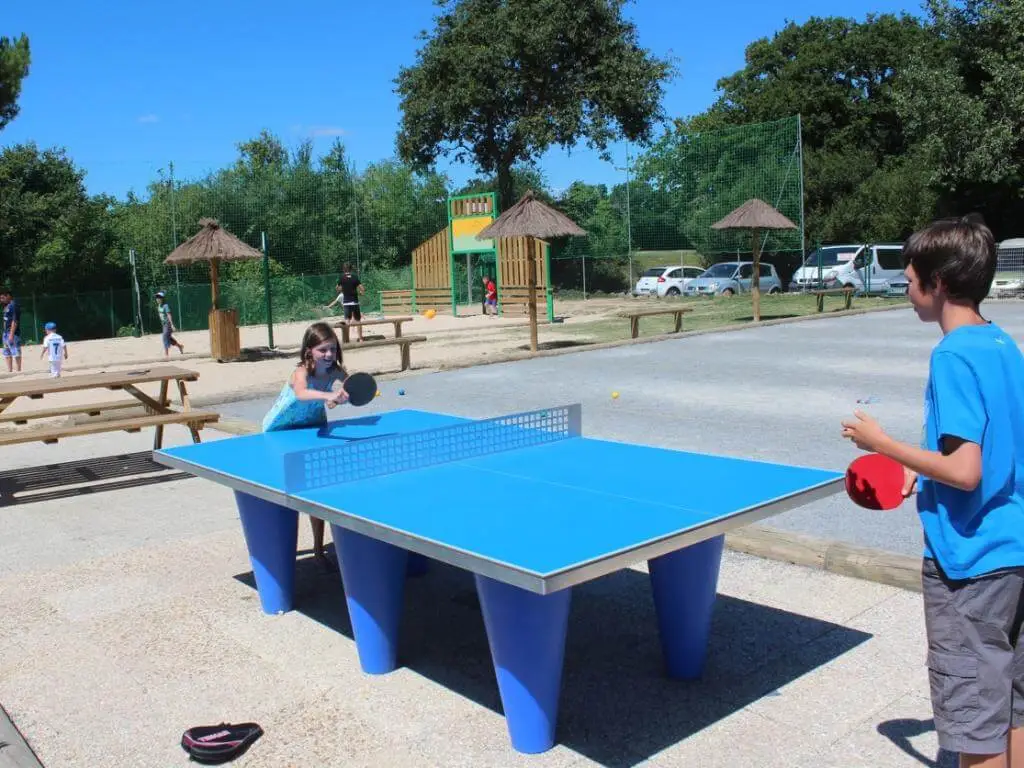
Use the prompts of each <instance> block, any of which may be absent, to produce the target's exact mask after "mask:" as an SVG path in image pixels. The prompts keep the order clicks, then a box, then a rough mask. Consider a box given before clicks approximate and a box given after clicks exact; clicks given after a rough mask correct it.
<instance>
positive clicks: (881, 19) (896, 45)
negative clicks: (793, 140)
mask: <svg viewBox="0 0 1024 768" xmlns="http://www.w3.org/2000/svg"><path fill="white" fill-rule="evenodd" d="M935 42H936V41H935V37H934V35H933V32H932V31H931V30H930V29H929V28H928V27H927V26H926V25H925V24H924V23H923V22H922V21H921V20H919V19H916V18H914V17H911V16H908V15H901V16H895V15H891V14H883V15H877V16H876V15H869V16H868V17H867V18H866V19H865V20H864V21H862V22H861V21H856V20H854V19H849V18H812V19H810V20H808V21H807V22H805V23H804V24H800V25H798V24H795V23H792V22H791V23H789V24H787V25H786V26H785V27H784V28H783V29H782V30H780V31H779V32H778V33H776V34H775V35H774V36H772V37H771V38H770V39H769V38H762V39H760V40H756V41H754V42H753V43H751V44H750V45H749V46H747V51H746V65H745V66H744V68H743V69H742V70H740V71H738V72H736V73H734V74H732V75H730V76H728V77H725V78H722V79H721V80H720V81H719V82H718V88H719V90H720V92H721V95H720V97H719V98H718V100H717V101H716V102H715V104H714V105H712V107H711V108H710V109H709V110H707V111H706V112H705V113H703V114H701V115H698V116H697V117H695V118H694V119H692V120H689V121H679V122H678V124H677V131H679V132H680V133H683V134H686V135H690V134H698V133H700V132H702V131H707V130H709V129H711V130H714V129H720V128H723V127H725V126H731V125H741V124H745V123H753V122H766V121H774V120H781V119H783V118H787V117H789V116H792V115H795V114H797V113H799V114H800V116H801V122H802V139H803V151H804V191H805V217H806V229H807V240H808V241H809V242H813V241H814V240H816V239H823V240H826V241H828V240H847V239H855V240H856V239H862V238H864V236H865V234H864V231H863V230H862V229H860V227H861V222H863V221H864V220H865V219H868V218H870V217H872V216H874V215H879V216H883V217H884V218H885V220H886V221H887V222H889V223H888V224H887V226H886V230H885V231H886V232H887V235H886V236H887V237H903V236H906V235H907V234H909V232H910V231H911V230H912V229H913V228H914V227H916V226H918V225H920V224H922V223H924V221H926V220H927V218H928V216H929V215H930V214H929V213H927V212H924V211H922V209H921V207H920V206H919V205H918V202H919V201H918V200H915V199H897V200H892V199H890V200H888V201H887V202H886V203H885V204H883V203H882V202H881V201H873V200H872V198H871V197H870V195H869V194H868V191H869V189H872V188H877V187H878V185H879V184H881V183H882V182H881V181H880V178H876V173H877V172H878V171H879V169H883V168H884V169H885V170H883V175H884V174H887V173H889V172H893V169H894V168H896V166H897V165H899V163H896V164H893V163H891V162H890V160H891V159H896V158H899V157H901V156H903V155H905V154H907V153H910V152H911V149H912V147H913V145H914V143H915V142H914V140H913V139H912V138H910V137H908V136H907V134H906V133H905V131H904V128H903V119H902V117H901V114H900V107H899V98H900V97H899V95H898V94H899V89H900V81H901V78H903V77H905V76H906V75H907V73H908V71H909V70H910V69H911V67H912V65H913V63H914V62H915V61H916V60H918V58H919V57H921V56H922V55H926V52H927V51H929V50H930V49H931V48H932V47H934V45H935ZM923 161H924V159H923V158H922V156H920V155H915V162H918V163H919V162H923ZM919 170H920V169H919V168H917V167H915V168H914V169H913V170H912V171H911V172H910V173H911V176H912V178H913V179H916V180H920V179H921V178H922V176H921V173H920V172H919ZM883 186H885V184H883ZM929 199H934V196H932V195H929ZM851 200H858V201H859V204H860V205H862V206H867V207H866V208H865V209H864V210H863V212H862V213H858V214H857V215H851V214H850V210H851V209H850V204H851V203H850V201H851ZM741 202H742V201H741ZM769 202H771V201H769ZM892 204H895V206H896V207H895V208H892V207H889V206H891V205H892ZM843 211H845V213H843ZM922 216H923V217H924V220H922Z"/></svg>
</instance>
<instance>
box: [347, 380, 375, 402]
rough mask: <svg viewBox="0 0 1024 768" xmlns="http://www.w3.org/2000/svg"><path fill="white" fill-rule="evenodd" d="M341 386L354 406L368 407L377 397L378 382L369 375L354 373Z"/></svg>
mask: <svg viewBox="0 0 1024 768" xmlns="http://www.w3.org/2000/svg"><path fill="white" fill-rule="evenodd" d="M341 386H342V387H343V388H344V390H345V392H346V393H347V394H348V401H349V403H351V404H352V405H356V406H359V405H366V404H367V403H369V402H370V401H372V400H373V398H375V397H376V396H377V381H376V380H375V379H374V378H373V376H371V375H370V374H368V373H353V374H352V375H351V376H349V377H348V378H347V379H345V381H344V382H342V385H341Z"/></svg>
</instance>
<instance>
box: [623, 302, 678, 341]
mask: <svg viewBox="0 0 1024 768" xmlns="http://www.w3.org/2000/svg"><path fill="white" fill-rule="evenodd" d="M687 312H693V309H691V308H690V307H664V308H662V309H626V310H623V311H621V312H619V317H625V318H627V319H628V320H629V333H630V337H631V338H634V339H635V338H637V337H638V336H639V335H640V318H641V317H651V316H653V315H675V321H676V323H675V330H674V331H673V332H674V333H679V332H680V331H681V330H683V315H684V314H686V313H687Z"/></svg>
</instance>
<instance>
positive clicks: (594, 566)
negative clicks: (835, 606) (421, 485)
mask: <svg viewBox="0 0 1024 768" xmlns="http://www.w3.org/2000/svg"><path fill="white" fill-rule="evenodd" d="M843 483H844V478H843V477H842V476H840V477H836V478H833V479H831V480H825V481H823V482H821V483H818V484H816V485H813V486H809V487H807V488H803V489H801V490H799V491H794V492H793V493H790V494H786V495H785V496H779V497H776V498H774V499H769V500H767V501H763V502H759V503H757V504H754V505H752V506H749V507H746V508H744V509H741V510H739V511H737V512H730V513H728V514H725V515H722V516H720V517H718V518H715V519H714V520H709V521H708V522H707V523H705V524H703V525H699V526H695V527H692V528H688V529H687V530H686V531H683V532H682V533H670V534H667V535H665V536H660V537H658V538H656V539H649V540H648V541H644V542H640V543H638V544H634V545H632V546H629V547H625V548H623V549H621V550H617V551H615V552H610V553H608V554H605V555H601V556H600V557H595V558H593V559H591V560H588V561H585V562H582V563H574V564H573V565H571V566H569V567H567V568H563V569H561V570H558V571H551V572H549V573H545V574H542V578H543V579H544V582H545V587H546V589H545V590H544V592H542V593H541V594H548V593H549V592H557V591H559V590H561V589H566V588H567V587H573V586H576V585H578V584H582V583H584V582H587V581H592V580H593V579H597V578H600V577H601V576H606V575H608V574H610V573H615V572H616V571H620V570H622V569H623V568H627V567H629V566H631V565H634V564H635V563H637V562H640V561H642V560H643V561H647V560H653V559H654V558H656V557H661V556H662V555H667V554H669V553H670V552H677V551H679V550H680V549H684V548H685V547H689V546H692V545H693V544H698V543H700V542H702V541H707V540H708V539H713V538H715V537H716V536H720V535H723V534H725V533H728V532H729V531H732V530H735V529H736V528H742V527H743V526H745V525H750V524H751V523H756V522H758V521H760V520H764V519H766V518H769V517H772V516H774V515H779V514H782V513H783V512H788V511H790V510H792V509H796V508H797V507H802V506H803V505H805V504H810V503H812V502H815V501H821V500H822V499H827V498H828V497H829V496H834V495H835V494H836V493H838V492H839V491H840V490H841V487H842V485H843Z"/></svg>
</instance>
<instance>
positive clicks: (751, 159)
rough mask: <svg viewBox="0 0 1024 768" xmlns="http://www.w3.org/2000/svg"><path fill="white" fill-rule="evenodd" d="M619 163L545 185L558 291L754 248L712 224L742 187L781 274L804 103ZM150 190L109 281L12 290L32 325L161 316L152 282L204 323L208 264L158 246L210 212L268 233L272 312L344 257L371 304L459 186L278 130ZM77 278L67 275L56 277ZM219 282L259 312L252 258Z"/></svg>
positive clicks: (245, 233)
mask: <svg viewBox="0 0 1024 768" xmlns="http://www.w3.org/2000/svg"><path fill="white" fill-rule="evenodd" d="M617 170H618V172H619V173H621V177H622V183H619V184H614V185H612V186H611V187H609V186H608V185H605V184H588V183H585V182H576V183H574V184H572V185H570V186H569V187H568V188H567V189H565V190H563V191H561V192H560V193H558V194H556V195H547V196H546V197H547V199H548V200H549V202H551V203H553V204H554V205H555V206H556V207H557V208H559V209H560V210H562V211H563V212H565V213H566V214H567V215H568V216H570V217H571V218H572V219H573V220H575V221H576V222H578V223H579V224H580V225H581V226H582V227H583V228H584V229H586V230H587V231H588V233H589V234H588V236H587V237H581V238H569V239H567V240H566V241H564V242H555V243H553V244H552V251H551V253H552V264H551V277H552V286H553V288H554V291H555V295H556V300H557V297H563V298H566V297H577V296H584V297H585V296H588V295H592V294H594V293H622V292H625V291H627V290H629V288H630V287H631V282H632V281H635V280H636V279H637V277H638V276H639V275H640V274H642V272H643V270H644V269H645V268H646V267H650V266H657V265H667V264H677V263H678V264H697V265H707V264H709V263H711V262H714V261H719V260H722V259H724V258H741V259H749V258H750V246H751V244H750V239H749V235H747V234H745V233H731V232H724V233H720V232H716V231H714V230H712V229H711V224H713V223H714V222H715V221H717V220H718V219H720V218H721V217H723V216H725V215H726V214H728V213H729V212H730V211H731V210H733V209H734V208H736V207H737V206H739V205H741V204H742V203H743V202H745V201H746V200H748V199H750V198H752V197H758V198H760V199H762V200H764V201H765V202H768V203H770V204H771V205H773V206H775V207H776V208H778V209H779V210H780V211H781V212H782V213H783V214H785V215H786V216H787V217H789V218H790V219H791V220H792V221H793V222H794V224H795V225H796V229H794V230H791V231H784V232H780V233H771V234H768V235H766V237H765V242H764V243H763V248H762V250H763V253H764V258H765V260H766V261H771V262H773V263H775V264H776V267H777V269H778V271H779V272H780V277H782V279H783V281H784V282H787V281H788V275H789V274H790V273H791V272H792V269H794V268H795V267H796V266H797V265H798V264H799V263H800V261H801V258H802V255H803V239H804V231H803V209H802V202H801V199H802V184H801V174H802V161H801V144H800V124H799V118H798V117H793V118H790V119H787V120H780V121H777V122H773V123H763V124H757V125H748V126H740V127H735V128H729V129H726V130H721V131H715V132H704V133H694V132H687V131H686V130H685V129H676V130H673V131H670V132H668V133H667V134H666V135H665V136H664V137H663V138H662V139H661V140H659V141H658V142H657V143H656V144H655V145H654V146H652V147H651V148H650V149H648V150H647V151H646V152H644V153H641V154H640V155H639V156H637V157H634V158H632V159H631V160H629V161H628V162H627V163H626V164H625V166H623V167H620V168H618V169H617ZM148 191H149V196H148V198H147V199H146V200H141V199H139V198H136V197H134V196H131V197H129V198H128V199H127V200H124V201H117V202H114V203H112V204H111V206H110V211H109V222H110V224H109V226H110V227H111V228H112V230H113V237H112V240H113V243H114V245H113V246H112V247H113V252H112V253H111V254H108V255H107V256H105V257H104V258H105V259H106V261H107V268H108V269H112V270H113V272H112V275H113V277H112V278H111V279H110V283H111V284H112V285H113V287H112V288H108V289H106V290H100V291H80V292H64V293H60V294H53V293H46V294H45V295H44V294H43V292H42V291H40V290H36V291H34V292H33V291H31V290H30V289H29V290H26V291H18V298H19V299H20V301H21V304H22V307H23V313H24V314H25V317H23V327H24V329H25V338H26V340H32V339H33V336H38V335H40V329H41V324H42V323H43V322H46V321H49V320H53V321H55V322H57V323H58V324H59V325H60V327H61V331H62V333H63V334H64V335H65V336H66V338H68V339H69V340H77V339H84V338H97V337H106V336H111V335H117V334H125V333H131V332H132V329H133V328H136V329H139V330H142V331H145V332H151V331H155V330H157V329H158V323H157V320H156V314H155V307H154V302H153V299H152V296H153V294H154V293H155V292H156V291H157V290H164V291H166V292H167V293H168V299H169V301H170V305H171V309H172V311H173V313H174V315H175V324H176V325H177V327H178V328H179V329H181V330H197V329H204V328H206V327H207V313H208V311H209V309H210V288H209V272H208V265H207V264H205V263H198V264H193V265H190V266H188V267H182V268H170V267H167V266H166V265H165V264H164V261H163V260H164V259H165V258H166V256H167V254H168V253H170V252H171V251H172V250H173V249H174V248H175V247H177V246H178V245H180V244H181V243H182V242H184V241H185V240H186V239H187V238H188V237H189V236H191V235H192V234H194V233H195V232H196V231H197V230H198V228H199V220H200V219H201V218H204V217H210V218H215V219H218V220H219V221H220V223H221V225H222V226H223V227H224V228H225V229H227V230H228V231H229V232H231V233H232V234H234V235H235V236H237V237H239V238H240V239H241V240H243V241H245V242H246V243H248V244H249V245H251V246H253V247H255V248H262V247H263V245H264V243H265V244H266V252H267V254H268V257H269V262H268V263H269V271H270V278H271V279H270V286H271V304H272V313H273V320H274V322H287V321H290V320H306V319H312V318H315V317H319V316H322V315H324V314H326V313H325V312H324V310H323V307H324V305H326V304H327V303H328V302H330V301H331V300H332V299H333V298H334V286H335V283H336V281H337V276H338V274H339V272H340V270H341V267H342V265H343V264H345V263H349V264H351V265H352V266H353V267H354V268H356V269H357V270H358V271H359V273H360V277H361V279H362V281H363V282H364V284H365V285H366V293H365V296H364V299H363V302H364V309H365V310H366V311H374V310H376V309H378V306H377V302H378V300H379V298H378V297H379V291H380V290H383V289H392V288H409V287H411V286H412V275H411V269H410V266H409V264H410V260H411V252H412V250H413V248H415V247H416V246H417V245H419V244H420V243H421V242H423V241H424V240H426V239H427V238H429V237H430V236H431V235H433V234H434V233H436V232H437V231H439V230H440V229H442V228H443V227H444V226H445V224H446V223H447V215H446V200H447V196H448V194H450V193H454V192H455V190H449V189H447V188H446V179H445V178H444V177H442V176H439V175H435V174H426V175H419V174H415V173H413V172H412V171H411V170H410V169H408V168H407V167H405V166H403V165H401V164H399V163H396V162H393V161H387V162H381V163H375V164H373V165H371V166H369V167H368V168H366V169H365V170H364V171H363V172H362V173H359V174H356V173H355V172H354V171H352V170H351V168H350V167H349V165H348V163H347V161H346V160H345V159H344V151H343V149H342V148H341V147H340V145H336V146H335V148H333V149H332V150H331V152H330V153H328V154H327V155H326V156H325V157H322V158H320V159H319V160H316V161H314V159H313V157H312V155H311V152H310V151H309V149H308V147H307V148H304V149H302V150H300V151H299V152H297V153H295V154H294V156H292V155H289V154H288V153H287V152H285V151H284V150H283V149H282V148H281V147H280V144H279V143H277V144H275V143H274V140H273V137H262V138H261V139H260V140H259V141H257V142H250V143H249V144H245V145H242V156H241V158H240V159H239V161H238V162H237V163H236V164H235V165H233V166H230V167H228V168H224V169H221V170H219V171H216V172H214V173H211V174H208V175H207V176H205V177H202V178H196V179H188V180H182V179H178V178H175V177H174V175H173V166H169V172H168V173H167V174H166V175H161V176H160V178H158V179H157V180H156V181H154V182H153V183H152V184H151V185H150V186H149V190H148ZM473 191H479V190H476V189H474V190H473ZM455 271H456V275H455V291H456V299H457V301H458V302H459V303H476V302H478V301H479V300H480V295H479V291H480V290H481V284H480V281H479V276H478V275H474V276H473V279H472V280H470V281H469V283H470V284H469V285H468V286H467V276H466V274H465V264H464V262H463V261H462V260H461V259H457V260H456V270H455ZM75 282H76V280H75V279H74V276H72V279H69V280H67V281H65V282H64V284H65V285H74V284H75ZM80 284H83V285H84V284H86V283H84V282H83V283H80ZM93 284H94V285H95V281H94V282H93ZM100 284H103V283H102V282H101V283H100ZM135 286H138V300H139V302H140V303H141V312H138V313H136V311H135V308H134V307H133V293H135ZM220 286H221V295H222V297H223V304H222V306H224V307H231V308H235V309H237V310H238V311H239V320H240V322H241V323H242V324H243V325H253V324H262V323H265V322H266V321H267V317H266V296H265V282H264V265H263V263H262V262H261V261H259V260H254V261H246V262H233V263H228V264H224V265H222V268H221V274H220ZM16 287H17V286H16ZM470 294H472V295H470Z"/></svg>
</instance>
